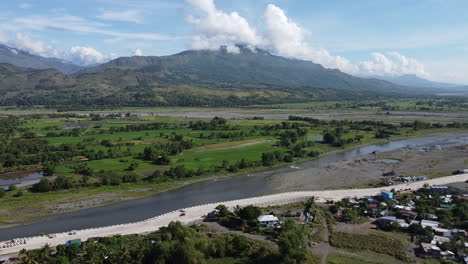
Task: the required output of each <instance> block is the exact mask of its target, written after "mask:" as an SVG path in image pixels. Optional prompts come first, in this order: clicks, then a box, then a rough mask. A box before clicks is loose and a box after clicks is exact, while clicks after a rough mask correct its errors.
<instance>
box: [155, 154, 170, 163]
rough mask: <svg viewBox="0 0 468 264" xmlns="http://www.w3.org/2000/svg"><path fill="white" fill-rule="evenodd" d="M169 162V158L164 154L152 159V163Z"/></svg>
mask: <svg viewBox="0 0 468 264" xmlns="http://www.w3.org/2000/svg"><path fill="white" fill-rule="evenodd" d="M170 163H171V159H170V158H169V156H167V155H166V154H162V155H160V156H158V157H157V158H156V159H154V164H156V165H169V164H170Z"/></svg>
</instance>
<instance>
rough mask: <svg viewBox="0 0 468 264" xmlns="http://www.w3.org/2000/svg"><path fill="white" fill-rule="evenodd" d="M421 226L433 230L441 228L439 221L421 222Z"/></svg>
mask: <svg viewBox="0 0 468 264" xmlns="http://www.w3.org/2000/svg"><path fill="white" fill-rule="evenodd" d="M421 226H422V227H427V226H429V227H431V228H432V229H434V228H436V227H439V222H437V221H431V220H421Z"/></svg>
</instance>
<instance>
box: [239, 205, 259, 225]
mask: <svg viewBox="0 0 468 264" xmlns="http://www.w3.org/2000/svg"><path fill="white" fill-rule="evenodd" d="M261 214H262V210H261V209H260V208H258V207H256V206H253V205H249V206H246V207H243V208H241V209H240V210H239V217H240V218H242V219H243V220H247V221H255V220H257V217H259V216H260V215H261Z"/></svg>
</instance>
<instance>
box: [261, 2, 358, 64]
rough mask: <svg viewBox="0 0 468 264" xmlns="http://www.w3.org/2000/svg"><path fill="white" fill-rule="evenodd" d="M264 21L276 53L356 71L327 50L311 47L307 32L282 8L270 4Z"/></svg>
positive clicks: (271, 45) (345, 61)
mask: <svg viewBox="0 0 468 264" xmlns="http://www.w3.org/2000/svg"><path fill="white" fill-rule="evenodd" d="M264 21H265V25H266V35H267V38H268V40H269V41H270V43H269V46H270V49H272V50H273V51H274V52H275V53H277V54H279V55H282V56H286V57H293V58H299V59H303V60H310V61H313V62H315V63H319V64H322V65H323V66H324V67H327V68H338V69H341V70H344V71H348V72H350V71H355V70H356V69H355V66H354V65H352V64H351V63H350V62H349V61H348V60H347V59H345V58H343V57H340V56H332V55H330V53H329V52H328V51H327V50H325V49H322V48H314V47H312V46H310V45H309V44H308V43H307V42H306V41H305V39H304V38H305V35H306V33H307V32H306V31H305V30H304V29H303V28H302V27H300V26H299V25H298V24H297V23H295V22H294V21H292V20H291V19H289V18H288V17H287V16H286V14H285V13H284V11H283V10H282V9H281V8H279V7H277V6H275V5H273V4H269V5H268V6H267V8H266V11H265V14H264Z"/></svg>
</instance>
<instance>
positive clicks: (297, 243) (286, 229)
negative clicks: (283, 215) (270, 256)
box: [278, 219, 309, 264]
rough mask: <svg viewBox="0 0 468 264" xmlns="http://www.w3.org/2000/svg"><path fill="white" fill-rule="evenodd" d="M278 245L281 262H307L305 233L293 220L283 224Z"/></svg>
mask: <svg viewBox="0 0 468 264" xmlns="http://www.w3.org/2000/svg"><path fill="white" fill-rule="evenodd" d="M278 246H279V250H280V253H281V258H282V261H281V263H286V264H300V263H307V260H308V259H309V254H308V252H307V248H306V247H305V233H304V232H303V231H302V230H300V228H299V227H298V226H297V224H295V223H294V221H293V220H290V219H289V220H287V221H286V222H284V224H283V231H282V232H281V234H280V235H279V236H278Z"/></svg>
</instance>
